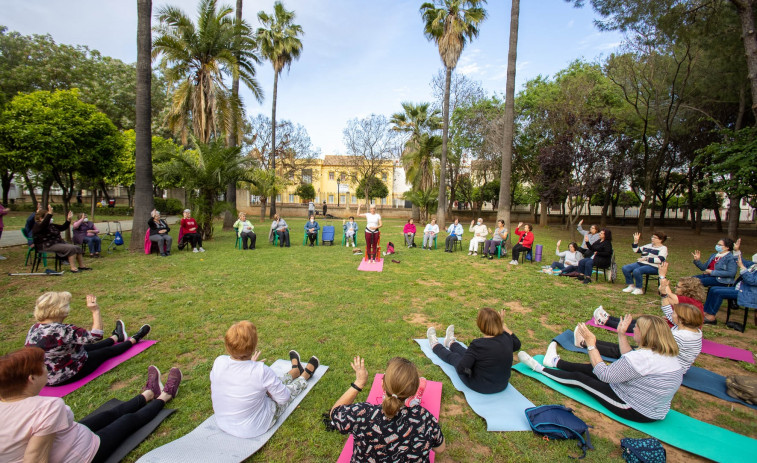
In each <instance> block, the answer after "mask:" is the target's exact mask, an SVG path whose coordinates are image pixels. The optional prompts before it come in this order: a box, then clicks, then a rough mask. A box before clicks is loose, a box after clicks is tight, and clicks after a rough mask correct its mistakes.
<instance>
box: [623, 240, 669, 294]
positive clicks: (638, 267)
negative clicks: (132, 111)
mask: <svg viewBox="0 0 757 463" xmlns="http://www.w3.org/2000/svg"><path fill="white" fill-rule="evenodd" d="M640 238H641V233H638V232H637V233H634V234H633V244H632V245H631V248H632V249H633V252H635V253H638V254H641V257H639V258H638V259H637V260H636V262H634V263H632V264H627V265H624V266H623V268H622V271H623V276H624V277H625V278H626V284H627V285H628V286H627V287H626V288H625V289H623V292H624V293H631V294H634V295H639V294H644V290H643V289H642V286H643V285H644V275H657V273H658V268H659V267H660V264H662V263H664V262H665V259H667V258H668V247H667V246H665V245H664V244H663V243H664V242H665V240H666V239H668V236H667V235H666V234H665V233H663V232H659V231H658V232H654V233H652V242H651V243H649V244H645V245H644V246H639V239H640Z"/></svg>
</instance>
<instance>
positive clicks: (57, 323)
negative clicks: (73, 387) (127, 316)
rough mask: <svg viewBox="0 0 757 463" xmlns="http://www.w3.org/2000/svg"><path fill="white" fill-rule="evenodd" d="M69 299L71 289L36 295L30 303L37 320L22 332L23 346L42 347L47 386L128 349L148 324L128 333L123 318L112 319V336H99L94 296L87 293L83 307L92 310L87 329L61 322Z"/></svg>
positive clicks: (63, 381)
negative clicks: (114, 326)
mask: <svg viewBox="0 0 757 463" xmlns="http://www.w3.org/2000/svg"><path fill="white" fill-rule="evenodd" d="M70 302H71V293H69V292H67V291H63V292H55V291H51V292H47V293H45V294H43V295H41V296H40V297H38V298H37V303H36V305H35V307H34V318H36V319H37V323H35V324H34V325H33V326H32V327H31V328H30V329H29V333H28V334H27V335H26V347H39V348H41V349H42V350H43V351H45V367H47V375H46V377H47V384H48V385H49V386H60V385H62V384H68V383H71V382H73V381H78V380H79V379H81V378H84V377H85V376H87V375H89V374H90V373H92V372H93V371H95V370H96V369H97V367H99V366H100V365H101V364H102V363H103V362H105V361H106V360H108V359H109V358H112V357H115V356H116V355H120V354H123V353H124V352H126V351H127V350H129V348H130V347H131V346H133V345H134V344H136V343H138V342H139V341H140V340H141V339H142V338H144V337H145V336H147V333H149V332H150V325H143V326H142V328H140V329H139V331H137V333H136V334H135V335H133V336H131V337H129V335H127V334H126V329H125V327H124V322H122V321H121V320H116V329H114V330H113V333H112V336H111V337H109V338H107V339H103V322H102V317H101V316H100V306H99V305H97V298H96V297H95V296H93V295H91V294H88V295H87V308H88V309H89V310H90V311H91V312H92V329H91V330H90V331H87V330H85V329H84V328H79V327H78V326H76V325H70V324H67V323H63V320H65V319H66V317H68V314H69V312H70V311H71V306H70ZM116 343H118V344H116Z"/></svg>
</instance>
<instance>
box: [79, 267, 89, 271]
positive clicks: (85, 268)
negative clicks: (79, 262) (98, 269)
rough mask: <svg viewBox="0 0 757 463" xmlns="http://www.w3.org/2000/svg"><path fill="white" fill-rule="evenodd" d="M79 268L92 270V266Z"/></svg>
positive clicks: (80, 268)
mask: <svg viewBox="0 0 757 463" xmlns="http://www.w3.org/2000/svg"><path fill="white" fill-rule="evenodd" d="M79 270H92V267H79Z"/></svg>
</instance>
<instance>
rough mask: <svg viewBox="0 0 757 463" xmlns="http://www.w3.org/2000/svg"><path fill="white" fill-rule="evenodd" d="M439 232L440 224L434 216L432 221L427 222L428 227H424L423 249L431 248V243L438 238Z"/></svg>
mask: <svg viewBox="0 0 757 463" xmlns="http://www.w3.org/2000/svg"><path fill="white" fill-rule="evenodd" d="M438 234H439V225H437V224H436V218H432V219H431V222H429V223H427V224H426V228H424V229H423V245H422V246H421V249H426V248H428V250H429V251H430V250H431V243H432V242H433V241H434V238H436V235H438Z"/></svg>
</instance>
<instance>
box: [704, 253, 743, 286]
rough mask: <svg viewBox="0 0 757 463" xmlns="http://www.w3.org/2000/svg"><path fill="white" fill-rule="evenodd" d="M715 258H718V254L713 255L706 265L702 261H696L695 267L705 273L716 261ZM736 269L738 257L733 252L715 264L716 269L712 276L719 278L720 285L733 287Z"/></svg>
mask: <svg viewBox="0 0 757 463" xmlns="http://www.w3.org/2000/svg"><path fill="white" fill-rule="evenodd" d="M715 256H717V253H713V254H712V255H711V256H710V258H709V259H707V263H706V264H703V263H702V261H700V260H695V261H694V265H696V266H697V268H699V270H701V271H703V272H704V271H705V270H707V267H709V266H710V262H712V261H713V259H715ZM736 268H737V265H736V257H735V256H734V255H733V253H732V252H729V253H728V254H726V255H724V256H723V257H721V258H720V260H719V261H718V262H717V263H716V264H715V268H714V269H713V270H712V273H711V274H710V276H713V277H715V278H717V280H718V283H720V284H724V285H731V284H733V282H734V281H735V280H736V279H735V277H736Z"/></svg>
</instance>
